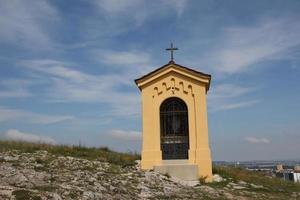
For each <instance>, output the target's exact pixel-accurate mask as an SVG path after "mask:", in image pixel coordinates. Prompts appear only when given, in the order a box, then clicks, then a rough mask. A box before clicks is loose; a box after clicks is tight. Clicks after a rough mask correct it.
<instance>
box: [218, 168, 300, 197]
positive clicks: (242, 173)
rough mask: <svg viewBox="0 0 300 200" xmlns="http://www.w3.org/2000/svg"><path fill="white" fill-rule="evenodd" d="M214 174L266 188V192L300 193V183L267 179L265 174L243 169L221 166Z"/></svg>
mask: <svg viewBox="0 0 300 200" xmlns="http://www.w3.org/2000/svg"><path fill="white" fill-rule="evenodd" d="M213 172H214V173H217V174H219V175H221V176H222V177H224V178H227V179H229V178H232V180H234V181H239V180H240V181H245V182H248V183H253V184H256V185H262V186H264V188H265V190H266V191H270V192H281V193H285V192H286V193H291V192H300V183H293V182H290V181H285V180H282V179H279V178H272V177H266V176H265V175H264V174H263V173H260V172H252V171H248V170H246V169H243V168H236V167H228V166H220V167H214V169H213Z"/></svg>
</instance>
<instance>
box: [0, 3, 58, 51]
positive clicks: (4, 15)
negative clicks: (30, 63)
mask: <svg viewBox="0 0 300 200" xmlns="http://www.w3.org/2000/svg"><path fill="white" fill-rule="evenodd" d="M57 19H58V13H57V12H56V10H55V9H54V8H53V7H52V6H51V5H50V4H49V2H48V1H46V0H39V1H34V0H28V1H23V0H10V1H1V2H0V27H1V28H0V42H10V43H12V44H15V45H18V46H19V45H20V44H21V45H25V46H26V47H27V48H31V47H35V46H39V47H43V48H47V47H49V46H50V45H51V41H50V37H49V35H48V33H47V31H46V29H47V28H48V27H49V26H50V24H51V23H52V22H56V21H57ZM46 24H47V26H46Z"/></svg>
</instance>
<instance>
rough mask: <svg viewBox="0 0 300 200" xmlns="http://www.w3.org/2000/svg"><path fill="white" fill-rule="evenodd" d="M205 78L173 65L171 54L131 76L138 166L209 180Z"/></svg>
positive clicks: (207, 78) (204, 75) (210, 175)
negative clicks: (136, 94)
mask: <svg viewBox="0 0 300 200" xmlns="http://www.w3.org/2000/svg"><path fill="white" fill-rule="evenodd" d="M171 48H173V46H171ZM173 49H174V48H173ZM167 50H168V49H167ZM174 50H177V49H174ZM210 81H211V75H209V74H205V73H202V72H199V71H196V70H193V69H191V68H188V67H185V66H181V65H179V64H177V63H175V62H174V60H173V52H172V54H171V61H170V62H169V63H168V64H166V65H164V66H162V67H160V68H158V69H156V70H154V71H152V72H150V73H148V74H146V75H144V76H142V77H141V78H138V79H136V80H135V83H136V85H137V86H138V88H139V89H140V91H141V96H142V152H141V156H142V159H141V168H142V169H145V170H147V169H154V170H155V171H158V172H162V173H168V174H169V175H170V176H175V177H178V178H181V179H183V180H198V179H199V178H200V177H205V178H206V181H208V182H210V181H212V161H211V152H210V147H209V137H208V123H207V106H206V94H207V92H208V90H209V86H210Z"/></svg>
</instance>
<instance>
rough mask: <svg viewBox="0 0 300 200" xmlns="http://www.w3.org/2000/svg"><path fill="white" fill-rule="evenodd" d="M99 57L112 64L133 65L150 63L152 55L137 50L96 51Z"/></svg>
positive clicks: (103, 61)
mask: <svg viewBox="0 0 300 200" xmlns="http://www.w3.org/2000/svg"><path fill="white" fill-rule="evenodd" d="M95 55H96V56H97V59H99V60H100V62H102V63H106V64H110V65H133V64H148V63H149V62H150V55H149V54H147V53H143V52H137V51H121V52H119V51H107V50H106V51H101V50H99V51H97V52H96V53H95Z"/></svg>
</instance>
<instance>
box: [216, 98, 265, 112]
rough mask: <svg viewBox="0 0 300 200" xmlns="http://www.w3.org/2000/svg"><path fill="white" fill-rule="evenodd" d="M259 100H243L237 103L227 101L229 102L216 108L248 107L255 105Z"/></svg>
mask: <svg viewBox="0 0 300 200" xmlns="http://www.w3.org/2000/svg"><path fill="white" fill-rule="evenodd" d="M259 102H260V101H259V100H252V101H244V102H238V103H229V104H224V105H222V106H220V107H219V108H217V110H232V109H237V108H243V107H249V106H252V105H255V104H257V103H259Z"/></svg>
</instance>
